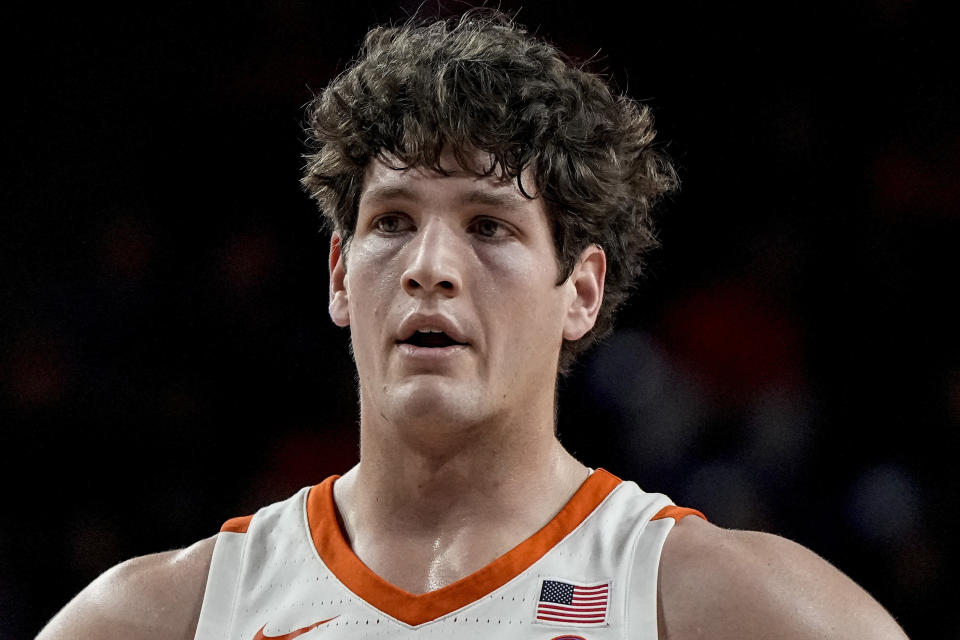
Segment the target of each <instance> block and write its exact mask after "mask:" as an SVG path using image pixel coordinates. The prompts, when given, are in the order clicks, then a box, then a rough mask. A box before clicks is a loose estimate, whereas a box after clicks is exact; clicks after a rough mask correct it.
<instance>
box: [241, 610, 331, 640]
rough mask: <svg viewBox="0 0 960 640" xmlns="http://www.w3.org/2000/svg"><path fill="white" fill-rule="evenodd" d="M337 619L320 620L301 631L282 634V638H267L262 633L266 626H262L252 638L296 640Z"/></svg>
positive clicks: (261, 639) (255, 639)
mask: <svg viewBox="0 0 960 640" xmlns="http://www.w3.org/2000/svg"><path fill="white" fill-rule="evenodd" d="M339 617H340V616H333V617H332V618H327V619H326V620H321V621H320V622H314V623H313V624H312V625H310V626H309V627H303V628H302V629H297V630H296V631H291V632H290V633H287V634H284V635H282V636H268V635H267V634H265V633H264V632H263V630H264V629H266V628H267V625H263V626H262V627H260V631H257V635H255V636H253V640H291V639H292V638H296V637H297V636H299V635H303V634H304V633H306V632H307V631H310V630H311V629H316V628H317V627H319V626H320V625H322V624H327V623H328V622H330V621H331V620H336V619H337V618H339Z"/></svg>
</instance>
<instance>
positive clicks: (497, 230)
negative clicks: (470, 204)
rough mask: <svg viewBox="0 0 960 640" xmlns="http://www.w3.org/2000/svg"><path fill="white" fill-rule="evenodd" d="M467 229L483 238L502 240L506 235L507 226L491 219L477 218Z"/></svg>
mask: <svg viewBox="0 0 960 640" xmlns="http://www.w3.org/2000/svg"><path fill="white" fill-rule="evenodd" d="M469 229H470V231H472V232H474V233H477V234H479V235H481V236H483V237H485V238H502V237H504V236H505V235H507V233H508V229H507V226H506V225H505V224H503V223H502V222H499V221H498V220H494V219H493V218H477V219H476V220H474V221H473V222H471V223H470V227H469Z"/></svg>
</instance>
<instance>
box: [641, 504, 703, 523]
mask: <svg viewBox="0 0 960 640" xmlns="http://www.w3.org/2000/svg"><path fill="white" fill-rule="evenodd" d="M686 516H697V517H700V518H703V519H704V520H706V519H707V516H705V515H703V514H702V513H700V512H699V511H697V510H696V509H688V508H686V507H675V506H673V505H670V506H669V507H664V508H663V509H660V511H657V515H655V516H653V517H652V518H650V520H651V521H653V520H662V519H663V518H673V519H674V520H676V521H677V522H680V520H681V519H682V518H685V517H686ZM708 522H709V521H708Z"/></svg>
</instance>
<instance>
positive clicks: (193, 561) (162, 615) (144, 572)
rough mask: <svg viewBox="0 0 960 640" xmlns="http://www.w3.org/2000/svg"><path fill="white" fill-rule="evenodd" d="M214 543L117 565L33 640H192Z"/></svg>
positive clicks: (83, 592)
mask: <svg viewBox="0 0 960 640" xmlns="http://www.w3.org/2000/svg"><path fill="white" fill-rule="evenodd" d="M215 541H216V537H215V536H214V537H211V538H207V539H205V540H201V541H199V542H197V543H195V544H193V545H191V546H189V547H187V548H186V549H178V550H175V551H165V552H163V553H155V554H152V555H148V556H141V557H139V558H133V559H131V560H127V561H126V562H122V563H120V564H118V565H117V566H115V567H113V568H112V569H110V570H108V571H106V572H105V573H103V575H101V576H100V577H99V578H97V579H96V580H94V581H93V582H91V583H90V585H89V586H87V587H86V588H85V589H84V590H83V591H81V592H80V593H79V594H78V595H77V596H76V597H75V598H74V599H73V600H71V601H70V602H69V603H68V604H67V605H66V606H65V607H64V608H63V609H62V610H61V611H60V612H59V613H58V614H57V615H56V616H54V617H53V619H52V620H51V621H50V622H49V623H48V624H47V626H46V627H44V629H43V631H41V632H40V635H39V636H37V640H60V639H66V638H70V639H71V640H72V639H73V638H90V640H112V639H114V638H116V639H120V638H123V639H125V640H159V639H161V638H163V639H164V640H170V639H176V640H179V639H180V638H183V639H184V640H192V638H193V636H194V634H195V633H196V628H197V620H198V619H199V617H200V605H201V604H202V603H203V592H204V589H205V587H206V583H207V573H208V572H209V570H210V559H211V557H212V555H213V546H214V543H215Z"/></svg>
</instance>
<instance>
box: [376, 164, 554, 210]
mask: <svg viewBox="0 0 960 640" xmlns="http://www.w3.org/2000/svg"><path fill="white" fill-rule="evenodd" d="M471 160H472V161H473V162H474V165H473V166H471V167H466V168H465V167H463V166H461V165H460V163H459V162H457V159H456V157H455V156H454V154H452V153H450V152H446V153H444V155H443V156H442V157H441V161H440V168H442V169H443V172H440V171H437V170H436V169H434V168H430V167H424V166H414V167H407V168H405V167H404V166H403V164H402V163H401V162H399V161H395V160H394V159H392V158H389V157H388V158H385V159H381V158H376V159H374V160H373V161H371V162H370V164H369V165H368V166H367V169H366V171H365V174H364V181H363V188H362V189H361V192H360V202H359V204H360V207H361V208H362V207H364V206H372V205H375V204H377V203H378V202H381V201H396V200H419V199H430V200H435V199H436V198H438V197H453V198H455V199H457V200H459V201H463V202H465V203H475V204H487V205H491V206H497V207H503V208H529V207H530V206H531V205H533V206H534V207H537V206H539V205H541V204H542V199H541V198H539V197H537V195H536V189H535V188H534V182H535V181H534V178H533V174H532V172H531V171H530V170H526V171H524V173H523V174H522V177H521V180H522V182H523V191H521V190H520V187H519V185H518V184H517V179H516V178H509V177H502V176H500V175H498V172H496V171H494V172H492V173H490V174H489V175H483V173H482V172H483V169H485V168H487V167H489V166H490V164H491V161H490V159H489V157H484V156H479V155H475V156H474V158H471ZM529 196H533V197H529Z"/></svg>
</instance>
